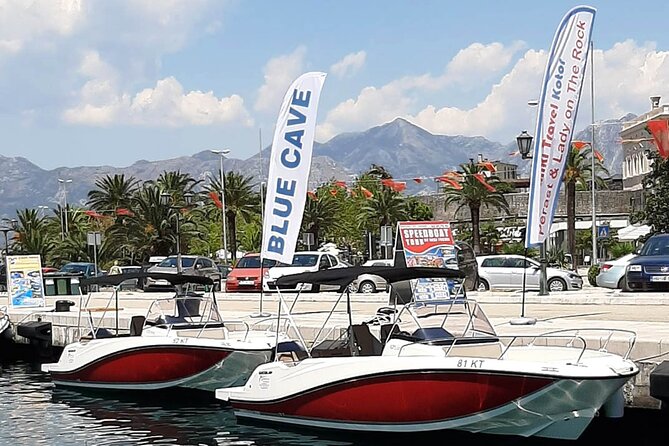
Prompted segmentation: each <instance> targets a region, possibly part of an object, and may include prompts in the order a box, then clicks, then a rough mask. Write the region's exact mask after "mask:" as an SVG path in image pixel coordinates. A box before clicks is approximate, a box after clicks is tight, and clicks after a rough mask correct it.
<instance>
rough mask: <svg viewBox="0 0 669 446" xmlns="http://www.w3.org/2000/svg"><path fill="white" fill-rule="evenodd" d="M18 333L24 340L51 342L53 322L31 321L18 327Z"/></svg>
mask: <svg viewBox="0 0 669 446" xmlns="http://www.w3.org/2000/svg"><path fill="white" fill-rule="evenodd" d="M16 333H17V334H18V335H19V336H23V337H24V338H27V339H30V340H35V341H45V342H49V343H50V342H51V322H44V321H29V322H21V323H19V324H18V325H17V326H16Z"/></svg>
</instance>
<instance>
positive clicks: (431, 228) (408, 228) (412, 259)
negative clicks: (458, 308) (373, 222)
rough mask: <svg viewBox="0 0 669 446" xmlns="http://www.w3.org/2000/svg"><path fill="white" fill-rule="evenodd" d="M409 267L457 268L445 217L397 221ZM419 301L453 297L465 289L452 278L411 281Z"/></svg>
mask: <svg viewBox="0 0 669 446" xmlns="http://www.w3.org/2000/svg"><path fill="white" fill-rule="evenodd" d="M397 232H398V233H399V238H400V239H401V241H402V249H403V252H404V258H405V260H406V265H407V267H409V268H411V267H416V266H421V267H429V268H453V269H457V268H458V263H457V252H456V246H455V241H454V239H453V231H452V229H451V224H450V223H449V222H446V221H403V222H399V223H398V224H397ZM412 288H413V296H414V299H415V300H416V301H419V300H435V299H450V298H453V297H456V296H458V295H460V294H461V293H462V284H461V283H459V281H456V280H453V279H417V280H414V281H412Z"/></svg>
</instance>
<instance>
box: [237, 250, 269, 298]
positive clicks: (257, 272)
mask: <svg viewBox="0 0 669 446" xmlns="http://www.w3.org/2000/svg"><path fill="white" fill-rule="evenodd" d="M262 263H263V267H262V271H261V269H260V254H259V253H248V254H244V256H243V257H242V258H241V259H239V261H238V262H237V264H236V265H235V266H234V267H233V268H232V270H231V271H230V273H229V274H228V278H227V280H226V281H225V291H228V292H243V291H260V282H261V278H262V277H263V274H266V273H267V271H268V270H269V269H270V268H271V267H273V266H275V265H276V260H271V259H264V260H263V262H262Z"/></svg>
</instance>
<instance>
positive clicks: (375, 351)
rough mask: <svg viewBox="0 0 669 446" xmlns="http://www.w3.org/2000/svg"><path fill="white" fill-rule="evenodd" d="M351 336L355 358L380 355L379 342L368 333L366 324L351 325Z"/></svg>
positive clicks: (380, 346) (380, 347)
mask: <svg viewBox="0 0 669 446" xmlns="http://www.w3.org/2000/svg"><path fill="white" fill-rule="evenodd" d="M350 329H351V335H352V337H353V342H354V344H353V345H354V354H355V355H356V356H378V355H380V354H381V350H382V345H381V341H379V340H378V339H376V337H374V335H373V334H372V333H371V332H370V331H369V326H368V325H367V324H358V325H351V327H350Z"/></svg>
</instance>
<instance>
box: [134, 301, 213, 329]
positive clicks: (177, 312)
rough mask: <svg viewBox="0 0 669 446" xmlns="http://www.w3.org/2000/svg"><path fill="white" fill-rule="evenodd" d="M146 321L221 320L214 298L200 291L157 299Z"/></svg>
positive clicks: (193, 322) (188, 321) (207, 321)
mask: <svg viewBox="0 0 669 446" xmlns="http://www.w3.org/2000/svg"><path fill="white" fill-rule="evenodd" d="M146 321H147V322H149V323H152V324H167V325H171V324H179V325H190V324H199V325H202V324H212V323H217V322H221V321H222V318H221V315H220V313H219V312H218V308H217V306H216V305H215V304H214V300H213V299H212V298H210V297H208V296H205V295H203V294H199V293H189V294H187V295H186V296H176V297H172V298H165V299H156V300H155V301H153V303H152V304H151V306H150V307H149V310H148V311H147V314H146Z"/></svg>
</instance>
